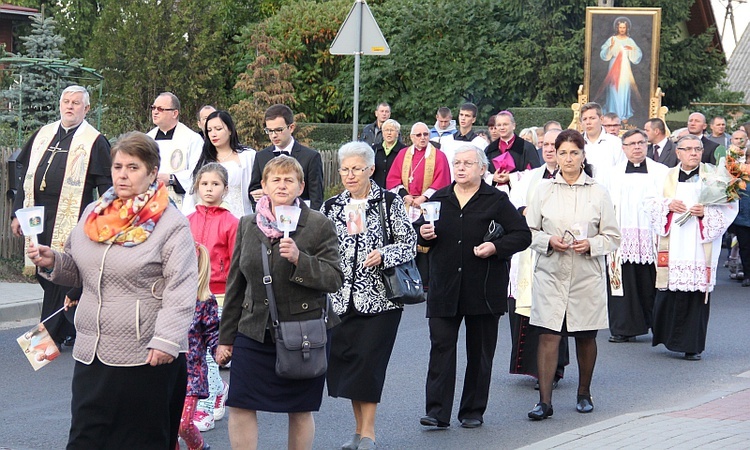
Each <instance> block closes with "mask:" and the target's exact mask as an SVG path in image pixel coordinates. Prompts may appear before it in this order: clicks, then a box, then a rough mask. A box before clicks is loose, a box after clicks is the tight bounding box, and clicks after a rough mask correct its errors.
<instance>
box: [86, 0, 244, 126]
mask: <svg viewBox="0 0 750 450" xmlns="http://www.w3.org/2000/svg"><path fill="white" fill-rule="evenodd" d="M221 12H222V11H221V4H220V3H218V2H216V1H213V0H162V1H160V2H144V1H141V0H120V1H117V2H107V3H106V4H105V5H104V8H103V9H102V13H101V18H100V19H99V21H98V22H97V24H96V27H95V29H94V33H93V37H92V43H91V45H90V47H89V49H88V51H87V55H86V61H87V63H88V64H90V65H92V66H93V67H96V68H97V69H98V70H99V71H100V73H102V75H104V77H105V87H106V92H105V99H104V103H105V104H106V106H107V107H108V111H107V114H106V115H105V120H104V122H103V126H102V128H103V129H104V130H105V131H106V132H108V133H109V134H111V135H115V134H119V133H122V132H124V131H128V130H133V129H136V130H142V131H145V130H148V129H149V128H151V127H152V125H151V120H150V114H149V111H148V107H149V105H150V104H151V102H152V101H153V100H154V98H156V96H157V95H158V94H159V93H160V92H163V91H170V92H173V93H174V94H175V95H177V96H178V97H179V98H180V101H181V103H182V111H181V120H182V121H183V122H186V123H188V124H189V125H190V124H192V118H193V117H194V114H195V112H196V110H197V108H199V107H200V106H201V105H202V104H204V103H213V104H217V105H222V104H223V103H225V101H226V98H227V89H226V86H227V85H231V83H230V82H229V81H228V80H227V77H229V76H231V72H230V71H228V70H227V67H229V61H228V58H227V54H226V52H227V51H228V49H227V43H226V41H225V40H224V36H223V35H222V30H223V28H222V22H221V18H222V17H223V16H222V15H221Z"/></svg>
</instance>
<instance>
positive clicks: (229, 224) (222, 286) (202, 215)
mask: <svg viewBox="0 0 750 450" xmlns="http://www.w3.org/2000/svg"><path fill="white" fill-rule="evenodd" d="M188 221H189V222H190V231H191V232H192V233H193V239H195V242H197V243H199V244H203V245H204V246H205V247H206V248H207V249H208V254H209V255H210V256H211V283H210V284H209V287H210V288H211V292H212V293H213V294H224V293H225V292H226V288H227V275H228V274H229V264H230V262H231V261H232V251H233V250H234V241H235V240H236V238H237V225H238V224H239V223H240V221H239V220H238V219H237V218H236V217H235V216H234V215H233V214H232V213H231V212H229V210H228V209H226V208H224V207H222V206H205V205H196V207H195V212H194V213H192V214H190V215H189V216H188Z"/></svg>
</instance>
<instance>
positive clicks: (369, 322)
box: [327, 309, 403, 403]
mask: <svg viewBox="0 0 750 450" xmlns="http://www.w3.org/2000/svg"><path fill="white" fill-rule="evenodd" d="M402 313H403V310H401V309H394V310H391V311H388V312H385V313H382V314H377V315H374V316H360V315H357V314H348V315H344V316H342V317H341V324H339V325H338V326H336V327H335V328H334V329H333V334H332V339H331V340H332V342H331V357H330V358H329V360H328V374H327V380H328V395H329V396H331V397H343V398H348V399H351V400H356V401H360V402H368V403H380V396H381V394H382V393H383V384H385V372H386V369H387V368H388V361H389V360H390V359H391V352H392V351H393V345H394V344H395V343H396V333H397V332H398V325H399V323H400V322H401V314H402Z"/></svg>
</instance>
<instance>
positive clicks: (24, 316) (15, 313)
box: [0, 298, 42, 322]
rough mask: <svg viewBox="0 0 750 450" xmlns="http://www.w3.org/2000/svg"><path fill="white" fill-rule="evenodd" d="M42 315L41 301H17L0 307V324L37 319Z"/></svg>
mask: <svg viewBox="0 0 750 450" xmlns="http://www.w3.org/2000/svg"><path fill="white" fill-rule="evenodd" d="M41 314H42V299H41V298H40V299H34V300H19V301H18V302H14V303H6V304H3V305H0V322H12V321H23V320H28V319H32V318H39V317H40V316H41Z"/></svg>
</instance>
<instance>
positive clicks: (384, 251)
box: [321, 181, 417, 315]
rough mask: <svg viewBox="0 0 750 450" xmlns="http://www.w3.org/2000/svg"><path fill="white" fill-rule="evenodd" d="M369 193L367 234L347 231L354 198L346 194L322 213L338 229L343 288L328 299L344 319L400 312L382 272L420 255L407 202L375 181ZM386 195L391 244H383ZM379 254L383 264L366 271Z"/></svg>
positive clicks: (335, 199) (330, 202) (328, 203)
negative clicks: (370, 257)
mask: <svg viewBox="0 0 750 450" xmlns="http://www.w3.org/2000/svg"><path fill="white" fill-rule="evenodd" d="M370 185H371V188H370V193H369V194H368V197H367V209H366V216H365V219H366V224H365V227H366V231H365V232H364V233H362V234H355V235H350V234H349V233H348V231H347V227H346V215H345V214H344V207H345V206H346V205H347V204H348V203H349V201H350V199H351V197H350V194H349V191H344V192H343V193H341V194H340V195H337V196H336V197H332V198H330V199H328V200H327V201H326V202H325V203H324V204H323V208H322V209H321V211H322V212H323V214H325V215H326V217H328V218H329V219H331V221H333V224H334V226H335V228H336V234H337V235H338V240H339V255H340V256H341V270H342V271H343V272H344V284H343V286H341V288H340V289H339V290H338V291H337V292H335V293H333V294H330V295H329V298H330V300H331V305H332V307H333V311H334V312H335V313H336V314H338V315H342V314H345V313H347V312H349V311H350V310H351V309H352V308H354V311H355V312H356V313H357V314H360V315H375V314H379V313H383V312H386V311H390V310H393V309H397V308H401V307H402V305H400V304H398V303H393V302H391V301H389V300H387V299H386V298H385V287H384V286H383V279H382V276H381V272H380V271H381V269H383V268H386V269H387V268H389V267H395V266H397V265H399V264H403V263H405V262H407V261H409V260H411V259H413V258H414V257H415V256H416V254H417V234H416V232H415V231H414V227H413V226H412V224H411V222H410V221H409V219H408V217H407V215H406V209H405V208H404V202H403V201H402V200H401V198H400V197H399V196H397V195H396V194H393V193H391V192H388V191H383V190H382V189H381V188H380V187H379V186H378V185H377V184H375V182H374V181H370ZM383 193H385V202H384V207H385V209H384V212H385V219H386V222H387V226H386V235H387V236H388V239H389V241H392V242H393V243H392V244H388V245H386V243H384V242H383V233H382V231H381V224H380V213H379V205H380V199H381V195H382V194H383ZM375 249H378V250H380V253H381V255H382V263H381V265H380V266H379V267H364V262H365V259H366V258H367V255H368V254H369V253H370V252H371V251H373V250H375Z"/></svg>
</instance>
